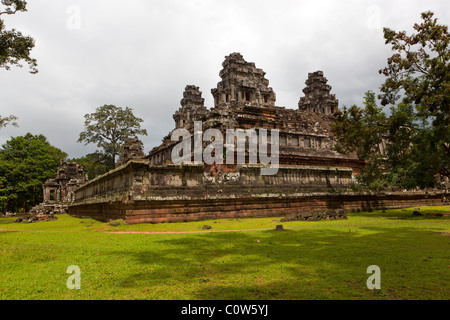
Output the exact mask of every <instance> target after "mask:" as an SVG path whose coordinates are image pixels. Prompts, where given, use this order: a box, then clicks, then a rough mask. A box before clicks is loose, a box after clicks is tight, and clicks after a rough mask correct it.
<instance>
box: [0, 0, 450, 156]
mask: <svg viewBox="0 0 450 320" xmlns="http://www.w3.org/2000/svg"><path fill="white" fill-rule="evenodd" d="M449 3H450V2H449V1H448V0H440V1H433V0H427V1H423V0H388V1H352V0H335V1H325V0H314V1H300V0H297V1H294V0H277V1H273V0H272V1H266V0H236V1H235V0H227V1H224V0H220V1H216V0H160V1H153V0H151V1H144V0H128V1H123V0H122V1H116V0H89V1H88V0H78V1H77V0H72V1H65V0H29V1H28V6H27V8H28V12H25V13H18V14H16V15H13V16H6V17H5V16H2V18H3V19H4V21H5V24H6V28H7V29H11V28H16V29H17V30H19V31H22V33H23V34H25V35H30V36H32V37H33V38H34V39H35V40H36V46H35V48H34V49H33V50H32V57H33V58H36V59H37V61H38V69H39V73H38V74H36V75H32V74H30V73H29V72H28V68H27V67H26V66H25V67H24V68H22V69H20V68H15V67H13V68H12V70H11V71H6V70H5V69H0V84H1V87H0V95H1V100H0V115H2V116H7V115H11V114H14V115H16V116H17V117H19V121H18V122H19V125H20V127H19V128H15V127H12V126H8V127H6V128H3V129H1V130H0V144H3V143H5V142H6V141H7V140H9V139H10V137H14V136H19V135H24V134H26V133H27V132H31V133H32V134H43V135H45V136H46V137H47V138H48V140H49V141H50V143H51V144H52V145H54V146H56V147H58V148H60V149H62V150H63V151H65V152H66V153H68V154H69V157H71V158H72V157H81V156H83V155H86V154H87V153H90V152H94V151H95V150H96V146H95V145H88V146H84V145H83V144H82V143H78V142H77V139H78V136H79V133H80V132H81V131H83V129H84V115H85V114H86V113H92V112H94V111H95V108H97V107H99V106H102V105H104V104H114V105H116V106H120V107H126V106H128V107H130V108H132V109H133V111H134V114H135V115H136V116H138V117H140V118H142V119H143V120H144V123H143V127H144V128H145V129H147V131H148V136H144V137H142V136H141V137H140V138H141V140H142V141H143V142H144V149H145V150H144V151H145V153H148V152H149V151H150V150H151V148H153V147H155V146H157V145H159V144H160V142H161V139H162V138H163V137H164V136H165V135H167V134H168V133H169V132H170V131H171V130H172V129H173V128H174V122H173V118H172V115H173V113H174V112H175V111H176V110H177V109H178V108H179V107H180V100H181V98H182V94H183V90H184V87H185V86H186V85H188V84H192V85H197V86H199V87H200V90H201V91H202V92H203V98H205V105H206V107H207V108H211V107H212V106H213V99H212V96H211V89H212V88H215V87H216V85H217V82H219V81H220V77H219V71H220V70H221V69H222V62H223V60H224V57H225V56H226V55H228V54H230V53H232V52H240V53H241V54H242V55H243V56H244V59H245V60H246V61H248V62H255V64H256V66H257V67H258V68H261V69H263V70H264V71H265V72H266V78H267V79H268V80H269V82H270V84H269V85H270V86H271V87H272V88H273V89H274V91H275V92H276V95H277V102H276V105H277V106H285V107H287V108H292V109H295V108H297V104H298V100H299V98H300V97H301V96H303V93H302V89H303V88H304V87H305V81H306V79H307V76H308V72H314V71H317V70H322V71H323V72H324V75H325V77H326V78H327V79H328V84H330V85H331V86H332V93H334V94H336V97H337V98H338V99H339V106H340V107H341V108H342V107H343V106H344V105H347V106H349V105H352V104H358V105H361V101H362V97H363V95H364V92H366V91H367V90H373V91H376V92H377V90H378V88H379V86H380V85H381V83H382V82H383V77H382V76H381V75H379V74H378V70H379V69H381V68H383V67H384V66H385V64H386V59H387V58H388V57H389V56H390V55H391V51H390V47H389V46H387V45H385V44H384V39H383V30H382V28H383V27H389V28H391V29H394V30H397V31H400V30H406V31H407V32H408V33H411V31H412V26H413V24H414V23H416V22H420V21H421V18H420V13H421V12H424V11H428V10H431V11H433V12H434V13H435V17H437V18H438V19H439V21H440V23H441V24H446V25H449V20H450V5H449Z"/></svg>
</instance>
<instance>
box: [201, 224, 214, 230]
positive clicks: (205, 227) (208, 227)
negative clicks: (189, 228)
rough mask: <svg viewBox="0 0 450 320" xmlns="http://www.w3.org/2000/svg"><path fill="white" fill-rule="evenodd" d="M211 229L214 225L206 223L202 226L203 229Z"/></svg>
mask: <svg viewBox="0 0 450 320" xmlns="http://www.w3.org/2000/svg"><path fill="white" fill-rule="evenodd" d="M209 229H212V227H211V226H208V225H206V224H205V225H204V226H203V227H202V230H209Z"/></svg>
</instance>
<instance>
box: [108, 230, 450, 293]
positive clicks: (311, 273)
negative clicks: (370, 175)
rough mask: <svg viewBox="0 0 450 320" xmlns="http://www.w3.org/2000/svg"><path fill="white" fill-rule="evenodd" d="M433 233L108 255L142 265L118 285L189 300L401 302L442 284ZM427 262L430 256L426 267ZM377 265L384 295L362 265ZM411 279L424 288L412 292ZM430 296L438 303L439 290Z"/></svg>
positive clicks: (253, 235)
mask: <svg viewBox="0 0 450 320" xmlns="http://www.w3.org/2000/svg"><path fill="white" fill-rule="evenodd" d="M436 231H440V230H438V229H425V230H424V229H420V230H418V229H415V228H376V227H371V228H359V229H358V231H352V230H330V229H322V230H298V231H297V230H296V231H294V230H285V231H272V230H271V231H260V232H230V233H208V234H196V235H189V236H178V237H173V238H170V239H162V240H160V241H157V243H156V245H155V247H154V248H151V247H146V248H142V249H141V250H139V251H135V252H132V251H131V252H130V251H125V250H123V251H114V252H111V253H110V254H111V255H113V256H121V257H123V256H127V257H128V258H131V259H133V260H134V261H135V262H137V264H138V265H140V266H142V268H143V269H142V270H136V271H135V272H133V274H131V275H128V276H126V277H123V278H120V279H115V281H116V282H115V284H116V285H117V284H118V285H119V286H121V287H123V288H142V287H145V288H147V289H149V290H150V291H153V292H156V291H158V290H161V287H164V288H166V289H165V290H169V291H171V290H172V291H174V292H175V291H176V292H179V291H182V292H184V294H185V295H186V296H187V297H188V298H189V299H225V300H227V299H349V298H356V299H358V298H389V297H391V298H401V299H403V298H407V297H408V296H410V295H413V296H414V295H415V294H416V295H415V298H423V299H427V294H426V293H425V294H424V292H427V288H428V287H430V290H431V288H432V287H433V286H436V283H437V282H439V281H440V278H439V276H437V275H438V273H437V272H436V269H439V268H440V267H441V265H445V267H447V265H448V264H449V263H450V257H449V254H448V252H449V250H448V249H449V248H450V247H449V241H448V238H447V237H442V236H440V235H438V234H437V232H436ZM427 257H433V259H429V260H427V261H426V262H425V261H424V260H423V259H426V258H427ZM425 263H426V264H425ZM374 264H375V265H378V266H380V268H381V269H382V270H386V271H385V273H384V274H383V283H384V285H385V286H388V287H389V290H388V291H386V292H387V293H386V294H383V295H381V296H374V293H373V291H370V290H368V289H367V287H366V280H367V277H368V276H369V275H368V274H367V273H366V271H367V267H368V266H370V265H374ZM418 268H420V269H418ZM418 270H420V280H418V277H417V271H418ZM446 271H448V270H446ZM117 281H118V282H117ZM411 281H413V282H417V281H419V282H420V285H421V287H419V288H416V289H415V290H411V288H410V287H409V284H408V283H411ZM445 281H446V282H445V284H444V285H445V286H447V287H448V279H447V280H445ZM440 286H442V283H441V284H440ZM424 288H425V289H424ZM430 292H431V291H430ZM433 294H435V296H433ZM433 294H432V295H431V297H434V298H437V299H439V298H442V297H440V294H441V293H440V292H437V293H433ZM447 298H448V296H447Z"/></svg>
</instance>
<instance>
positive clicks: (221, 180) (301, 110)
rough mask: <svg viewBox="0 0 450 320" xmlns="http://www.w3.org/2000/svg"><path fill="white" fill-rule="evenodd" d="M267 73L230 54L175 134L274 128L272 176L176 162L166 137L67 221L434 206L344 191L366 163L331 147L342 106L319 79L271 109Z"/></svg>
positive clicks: (96, 185)
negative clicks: (291, 103)
mask: <svg viewBox="0 0 450 320" xmlns="http://www.w3.org/2000/svg"><path fill="white" fill-rule="evenodd" d="M265 75H266V74H265V72H264V71H263V70H262V69H259V68H257V67H256V66H255V64H254V63H253V62H247V61H245V60H244V58H243V56H242V55H241V54H240V53H231V54H230V55H228V56H226V57H225V60H224V62H223V63H222V70H221V71H220V73H219V76H220V78H221V81H219V82H218V83H217V86H216V88H213V89H212V90H211V94H212V96H213V98H214V106H213V107H212V108H210V109H208V108H207V107H206V106H205V105H204V101H205V100H204V98H202V92H201V91H200V88H199V87H197V86H195V85H187V86H186V87H185V90H184V92H183V95H182V99H181V102H180V104H181V106H180V107H179V109H178V110H177V111H176V112H175V114H174V115H173V119H174V122H175V123H174V129H173V130H177V129H183V130H185V131H187V132H189V134H190V137H191V139H194V137H195V133H196V132H195V131H196V130H197V129H196V128H195V125H194V123H195V122H197V123H198V122H199V121H201V126H202V127H201V130H202V131H203V132H205V131H206V130H207V129H217V130H219V131H220V132H223V133H224V134H225V132H226V130H228V129H235V130H236V129H242V130H248V129H267V130H274V129H276V130H277V131H278V132H279V150H278V154H277V156H278V159H279V168H278V171H277V173H276V174H274V175H261V171H260V169H261V166H264V164H261V162H259V161H257V162H256V163H253V162H251V161H250V154H246V155H245V159H246V162H245V163H238V162H237V161H230V162H231V164H230V162H228V161H225V162H224V163H223V164H207V163H204V162H200V163H196V162H192V163H189V164H184V163H183V164H175V163H174V162H173V161H172V160H173V159H172V151H173V149H174V148H175V147H176V145H177V144H178V143H179V141H176V140H175V141H172V138H171V137H172V133H173V132H174V131H172V132H170V133H169V134H168V135H167V136H165V137H164V138H163V141H162V143H161V144H160V145H159V146H157V147H155V148H153V149H152V150H151V151H150V152H149V153H148V155H146V156H144V155H143V153H142V150H141V149H140V148H139V146H138V143H137V141H134V142H135V144H134V145H135V147H132V148H131V149H129V150H128V151H127V152H128V153H129V154H131V155H132V156H130V155H128V156H127V155H124V158H122V159H121V160H120V163H119V164H120V166H119V167H117V168H116V169H114V170H112V171H110V172H108V173H106V174H104V175H102V176H100V177H97V178H95V179H93V180H91V181H89V182H87V183H85V184H84V185H83V186H81V187H79V188H77V189H76V190H74V191H73V202H72V204H71V205H70V206H69V214H71V215H73V216H77V217H92V218H95V219H99V220H104V221H108V220H114V219H124V220H125V221H126V222H127V223H143V222H148V223H158V222H171V221H192V220H202V219H215V218H237V217H239V218H240V217H265V216H285V217H286V218H295V219H301V220H317V219H335V218H343V217H345V212H346V211H349V210H362V209H364V210H367V209H380V208H382V209H385V208H394V207H395V208H398V207H405V206H415V205H420V204H425V203H426V204H437V203H440V199H441V197H442V195H440V194H434V195H430V194H427V195H425V194H419V193H405V192H403V193H393V192H391V193H378V194H367V193H364V194H362V193H355V192H350V186H351V185H352V183H353V182H354V178H353V177H354V176H355V175H356V174H358V173H359V172H361V170H362V168H363V167H364V163H363V162H362V161H360V160H358V159H357V157H356V156H355V155H342V154H339V153H338V152H336V151H335V150H334V149H333V147H334V145H335V141H336V139H335V137H334V136H333V135H332V133H331V132H330V126H331V124H332V123H333V121H334V116H333V113H334V112H335V111H336V110H337V108H338V100H337V99H336V97H335V95H334V94H332V93H331V92H332V88H331V86H330V85H329V84H328V80H327V79H326V78H325V76H324V73H323V72H322V71H316V72H313V73H309V74H308V75H307V78H306V77H305V78H306V80H305V87H304V88H303V95H302V96H301V97H299V102H298V107H297V108H295V109H289V108H285V107H279V106H276V94H275V92H274V90H273V89H272V88H271V87H270V86H269V81H268V80H267V78H266V77H265ZM129 142H130V144H133V143H132V142H133V141H131V140H130V141H129ZM202 144H205V143H204V142H202ZM132 150H134V151H132ZM226 157H227V155H225V158H226ZM189 158H191V159H194V158H195V156H194V154H191V156H190V157H189Z"/></svg>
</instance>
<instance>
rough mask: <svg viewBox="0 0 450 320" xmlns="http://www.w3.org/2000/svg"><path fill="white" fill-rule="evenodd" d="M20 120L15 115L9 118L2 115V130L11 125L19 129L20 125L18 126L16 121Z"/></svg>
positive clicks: (0, 118) (0, 122) (0, 126)
mask: <svg viewBox="0 0 450 320" xmlns="http://www.w3.org/2000/svg"><path fill="white" fill-rule="evenodd" d="M17 119H18V118H17V117H16V116H14V115H11V116H8V117H2V116H1V115H0V129H1V128H4V127H6V126H7V125H9V124H11V125H13V126H15V127H18V126H19V125H18V124H17V122H16V120H17Z"/></svg>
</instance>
